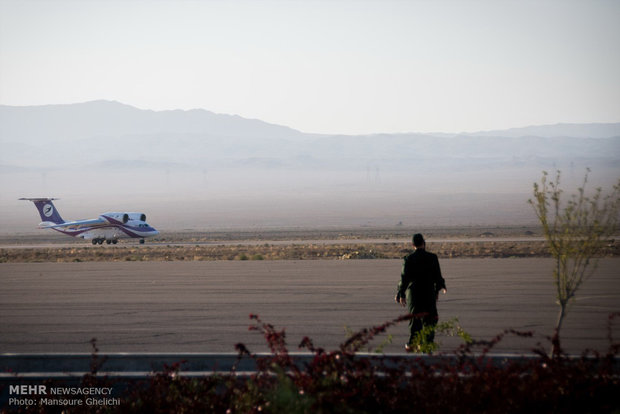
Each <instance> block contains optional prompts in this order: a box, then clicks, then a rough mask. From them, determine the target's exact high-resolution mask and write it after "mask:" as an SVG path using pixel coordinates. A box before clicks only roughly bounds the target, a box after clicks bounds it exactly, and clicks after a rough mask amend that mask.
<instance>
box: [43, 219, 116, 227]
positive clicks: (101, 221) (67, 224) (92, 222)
mask: <svg viewBox="0 0 620 414" xmlns="http://www.w3.org/2000/svg"><path fill="white" fill-rule="evenodd" d="M107 223H108V222H107V221H105V220H104V219H101V218H96V219H90V220H75V221H67V222H65V223H61V224H56V223H52V222H51V221H44V222H42V223H40V224H39V228H42V229H56V228H64V229H73V230H78V229H81V228H84V227H91V226H96V225H98V224H107Z"/></svg>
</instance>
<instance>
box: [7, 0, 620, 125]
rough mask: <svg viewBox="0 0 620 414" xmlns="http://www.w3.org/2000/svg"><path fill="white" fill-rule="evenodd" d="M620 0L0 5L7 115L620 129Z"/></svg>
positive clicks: (9, 1)
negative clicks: (106, 108) (78, 107)
mask: <svg viewBox="0 0 620 414" xmlns="http://www.w3.org/2000/svg"><path fill="white" fill-rule="evenodd" d="M619 22H620V1H590V0H588V1H586V0H584V1H566V0H561V1H344V0H340V1H226V2H225V1H165V0H164V1H138V0H131V1H118V2H116V1H53V0H46V1H27V0H26V1H24V0H22V1H13V0H0V104H6V105H38V104H54V103H75V102H83V101H88V100H95V99H108V100H117V101H121V102H123V103H126V104H130V105H133V106H137V107H139V108H143V109H154V110H163V109H177V108H180V109H192V108H204V109H208V110H210V111H214V112H218V113H229V114H238V115H241V116H243V117H247V118H258V119H262V120H264V121H267V122H272V123H277V124H282V125H287V126H290V127H292V128H296V129H299V130H302V131H304V132H320V133H344V134H358V133H371V132H407V131H420V132H430V131H443V132H460V131H478V130H488V129H500V128H509V127H519V126H526V125H532V124H547V123H558V122H613V121H616V122H617V121H620V23H619Z"/></svg>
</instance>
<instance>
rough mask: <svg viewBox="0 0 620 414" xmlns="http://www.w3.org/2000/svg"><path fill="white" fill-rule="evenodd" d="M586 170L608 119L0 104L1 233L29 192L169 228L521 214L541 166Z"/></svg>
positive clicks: (574, 177) (616, 140) (617, 149)
mask: <svg viewBox="0 0 620 414" xmlns="http://www.w3.org/2000/svg"><path fill="white" fill-rule="evenodd" d="M586 167H590V168H591V169H592V175H591V176H590V178H591V181H590V182H591V184H592V185H594V186H599V185H600V186H603V187H605V188H608V186H609V185H613V184H614V183H615V182H616V180H617V178H618V177H619V175H620V174H619V172H620V123H613V124H558V125H543V126H532V127H525V128H515V129H508V130H503V131H483V132H474V133H459V134H454V133H434V134H428V133H403V134H369V135H318V134H305V133H302V132H300V131H296V130H294V129H291V128H288V127H285V126H279V125H272V124H269V123H266V122H262V121H259V120H253V119H245V118H242V117H239V116H231V115H221V114H215V113H212V112H209V111H205V110H191V111H148V110H141V109H137V108H134V107H131V106H128V105H123V104H121V103H118V102H109V101H94V102H86V103H81V104H73V105H47V106H31V107H11V106H0V188H1V189H2V191H0V208H1V209H2V211H3V214H2V215H1V217H0V232H1V231H17V232H20V231H24V229H30V228H32V226H33V224H32V223H33V219H34V216H33V214H34V212H33V211H32V210H31V209H30V208H26V207H28V206H24V205H23V202H20V201H18V199H19V198H20V197H41V196H53V197H60V198H62V199H63V200H67V202H65V205H64V207H63V214H65V212H66V215H67V216H68V217H75V218H80V217H88V216H87V215H86V214H98V213H100V212H102V211H107V210H110V211H118V210H116V209H118V208H127V209H135V210H134V211H143V210H144V211H146V210H148V214H149V216H150V217H152V218H153V219H152V220H153V221H154V222H156V223H157V227H158V228H161V227H162V226H167V227H168V228H175V229H186V228H190V229H196V228H200V227H204V228H213V227H218V226H219V227H222V228H229V227H231V226H232V227H235V226H246V227H248V228H255V227H270V226H275V227H279V226H308V227H314V226H324V225H326V226H331V225H334V226H348V225H350V226H359V225H363V226H394V225H397V224H398V223H404V225H407V226H412V227H415V228H417V227H418V226H420V225H438V226H445V225H471V224H485V225H496V224H498V223H503V224H509V225H515V223H529V224H532V223H536V218H535V216H534V214H533V212H532V211H531V208H530V207H529V206H528V205H527V199H528V198H529V197H530V196H531V191H532V183H533V182H535V181H538V180H539V179H540V177H541V171H542V170H546V171H550V172H552V171H554V170H555V169H560V170H562V184H563V185H565V186H566V188H569V189H571V188H572V189H575V188H577V186H578V185H580V183H581V180H582V179H583V174H584V172H585V168H586ZM120 206H122V207H120ZM64 208H66V210H64ZM138 209H139V210H138ZM86 211H88V212H90V213H87V212H86ZM5 213H6V214H5Z"/></svg>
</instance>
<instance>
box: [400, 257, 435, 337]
mask: <svg viewBox="0 0 620 414" xmlns="http://www.w3.org/2000/svg"><path fill="white" fill-rule="evenodd" d="M445 288H446V282H445V281H444V279H443V277H442V276H441V269H440V268H439V260H438V259H437V255H436V254H433V253H429V252H427V251H426V249H423V248H418V249H416V251H415V252H413V253H411V254H410V255H408V256H406V257H405V259H404V263H403V270H402V272H401V276H400V282H399V283H398V292H397V294H396V299H397V300H399V299H400V298H406V299H407V307H408V309H409V313H411V314H414V315H420V316H419V317H415V318H413V319H411V320H410V321H409V328H410V330H411V336H409V342H408V343H409V344H411V343H412V340H413V338H414V337H415V334H416V333H417V332H418V331H420V330H421V329H422V327H423V326H425V325H432V326H435V325H437V320H438V318H439V316H438V314H437V295H438V294H439V291H441V289H445ZM434 339H435V333H434V332H433V333H431V334H430V335H429V336H428V337H427V340H428V341H429V343H431V342H433V340H434Z"/></svg>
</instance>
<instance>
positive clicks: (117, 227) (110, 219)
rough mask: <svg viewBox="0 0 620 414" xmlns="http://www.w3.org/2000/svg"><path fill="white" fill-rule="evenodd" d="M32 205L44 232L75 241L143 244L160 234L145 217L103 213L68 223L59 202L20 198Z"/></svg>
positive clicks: (141, 214) (45, 199)
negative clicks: (137, 241)
mask: <svg viewBox="0 0 620 414" xmlns="http://www.w3.org/2000/svg"><path fill="white" fill-rule="evenodd" d="M20 200H26V201H32V202H33V203H34V205H35V206H36V207H37V209H38V210H39V214H40V215H41V220H43V221H42V222H41V223H39V228H40V229H54V230H56V231H58V232H60V233H63V234H66V235H68V236H73V237H81V238H83V239H84V240H91V241H92V243H93V244H103V242H106V243H107V244H116V243H117V242H118V239H119V238H122V237H128V238H137V239H140V244H143V243H144V239H145V238H146V237H152V236H155V235H157V234H159V232H158V231H157V230H155V229H154V228H153V227H151V226H149V225H148V224H147V223H146V215H145V214H144V213H115V212H111V213H103V214H101V215H100V216H99V218H96V219H90V220H75V221H64V220H63V219H62V217H60V214H58V210H57V209H56V206H54V203H53V202H52V201H53V200H58V199H57V198H20Z"/></svg>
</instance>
